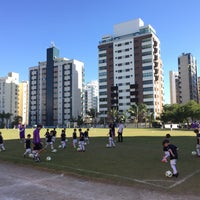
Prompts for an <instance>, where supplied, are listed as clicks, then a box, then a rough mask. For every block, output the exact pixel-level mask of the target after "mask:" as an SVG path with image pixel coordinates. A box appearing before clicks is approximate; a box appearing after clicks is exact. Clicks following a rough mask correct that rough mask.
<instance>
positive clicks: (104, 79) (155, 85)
mask: <svg viewBox="0 0 200 200" xmlns="http://www.w3.org/2000/svg"><path fill="white" fill-rule="evenodd" d="M98 50H99V51H98V59H99V112H100V113H101V117H103V118H104V119H105V118H109V110H111V109H112V108H115V109H117V110H118V112H119V113H124V112H127V110H128V109H129V108H130V107H131V105H133V104H140V103H144V104H146V105H147V108H148V110H149V111H150V112H151V113H153V114H154V117H155V118H156V117H158V116H159V115H160V114H161V113H162V108H163V103H164V99H163V96H164V84H163V68H162V61H161V56H160V41H159V39H158V37H157V35H156V32H155V30H154V29H153V28H152V27H151V26H150V25H147V26H145V25H144V22H143V21H142V20H141V19H135V20H131V21H128V22H124V23H120V24H117V25H115V26H114V35H113V36H111V35H107V36H104V37H103V38H102V40H101V41H100V43H99V46H98Z"/></svg>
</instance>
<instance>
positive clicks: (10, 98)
mask: <svg viewBox="0 0 200 200" xmlns="http://www.w3.org/2000/svg"><path fill="white" fill-rule="evenodd" d="M18 84H19V74H18V73H14V72H10V73H8V76H6V77H0V113H3V112H5V113H10V114H12V115H11V117H10V122H11V121H12V120H13V119H14V117H15V116H17V115H18ZM10 122H9V123H10Z"/></svg>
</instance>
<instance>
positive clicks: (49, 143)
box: [45, 130, 54, 151]
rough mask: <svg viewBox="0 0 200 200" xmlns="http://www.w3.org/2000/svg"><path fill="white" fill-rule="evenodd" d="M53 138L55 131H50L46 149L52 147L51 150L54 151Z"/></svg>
mask: <svg viewBox="0 0 200 200" xmlns="http://www.w3.org/2000/svg"><path fill="white" fill-rule="evenodd" d="M52 138H53V130H51V131H50V134H48V135H47V136H46V145H45V149H46V148H47V147H48V146H50V147H51V150H52V151H53V149H54V146H53V141H52Z"/></svg>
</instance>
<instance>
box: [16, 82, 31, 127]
mask: <svg viewBox="0 0 200 200" xmlns="http://www.w3.org/2000/svg"><path fill="white" fill-rule="evenodd" d="M18 92H19V96H18V105H19V106H18V115H19V116H21V117H22V122H21V123H22V124H28V104H29V99H28V97H29V83H28V81H22V82H21V83H19V89H18Z"/></svg>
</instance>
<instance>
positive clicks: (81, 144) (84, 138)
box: [23, 125, 89, 161]
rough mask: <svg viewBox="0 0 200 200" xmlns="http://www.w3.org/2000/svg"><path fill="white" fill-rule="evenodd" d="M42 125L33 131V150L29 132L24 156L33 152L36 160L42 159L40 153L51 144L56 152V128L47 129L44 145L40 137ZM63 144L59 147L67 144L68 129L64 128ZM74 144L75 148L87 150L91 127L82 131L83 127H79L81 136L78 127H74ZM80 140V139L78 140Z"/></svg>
mask: <svg viewBox="0 0 200 200" xmlns="http://www.w3.org/2000/svg"><path fill="white" fill-rule="evenodd" d="M41 128H42V126H41V125H38V126H37V128H36V129H35V130H34V131H33V151H32V148H31V144H32V142H31V135H30V134H28V135H27V138H26V139H25V148H26V151H25V152H24V155H23V156H24V157H25V156H26V155H29V154H31V153H33V154H34V159H35V160H36V161H40V153H41V152H42V151H43V150H45V149H46V148H47V147H48V146H50V148H51V150H52V152H55V151H56V149H55V148H54V144H55V141H56V135H57V132H56V129H53V130H51V131H49V129H47V131H46V133H45V135H44V136H45V145H44V146H43V144H42V141H41V138H40V130H41ZM60 138H61V144H60V145H59V148H62V149H64V148H66V146H67V141H68V140H67V138H66V129H63V130H62V131H61V135H60ZM72 138H73V141H72V145H73V147H74V148H77V147H78V149H79V151H81V152H85V145H86V144H89V129H86V130H85V131H84V132H83V131H82V129H81V128H80V129H79V138H78V136H77V129H74V131H73V134H72ZM78 140H79V141H78Z"/></svg>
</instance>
